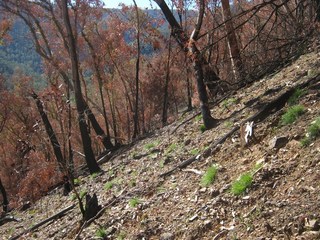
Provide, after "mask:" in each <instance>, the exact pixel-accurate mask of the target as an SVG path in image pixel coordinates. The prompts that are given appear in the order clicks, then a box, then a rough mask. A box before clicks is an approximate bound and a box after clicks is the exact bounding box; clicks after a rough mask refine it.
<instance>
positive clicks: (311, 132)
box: [301, 117, 320, 147]
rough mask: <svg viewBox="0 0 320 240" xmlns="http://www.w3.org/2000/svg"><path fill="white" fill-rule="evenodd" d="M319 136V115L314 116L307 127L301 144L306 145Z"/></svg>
mask: <svg viewBox="0 0 320 240" xmlns="http://www.w3.org/2000/svg"><path fill="white" fill-rule="evenodd" d="M319 136H320V117H318V118H316V120H315V121H313V122H312V123H311V124H310V126H309V127H308V130H307V134H306V137H305V138H303V139H302V140H301V145H302V146H304V147H306V146H308V145H310V144H311V142H312V141H314V140H315V139H316V138H317V137H319Z"/></svg>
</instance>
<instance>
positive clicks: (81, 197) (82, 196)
mask: <svg viewBox="0 0 320 240" xmlns="http://www.w3.org/2000/svg"><path fill="white" fill-rule="evenodd" d="M87 193H88V192H87V190H86V189H81V191H80V193H79V197H80V199H83V198H84V196H85V195H86V194H87Z"/></svg>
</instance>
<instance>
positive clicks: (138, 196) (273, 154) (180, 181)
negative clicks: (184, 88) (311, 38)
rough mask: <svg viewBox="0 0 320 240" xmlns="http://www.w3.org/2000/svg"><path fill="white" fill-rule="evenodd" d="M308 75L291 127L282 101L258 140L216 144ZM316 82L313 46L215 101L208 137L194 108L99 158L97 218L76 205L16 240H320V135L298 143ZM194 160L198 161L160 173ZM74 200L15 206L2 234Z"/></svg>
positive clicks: (313, 110) (319, 68)
mask: <svg viewBox="0 0 320 240" xmlns="http://www.w3.org/2000/svg"><path fill="white" fill-rule="evenodd" d="M309 79H314V81H313V83H312V84H311V85H309V86H308V87H307V88H305V94H304V95H303V96H302V97H301V98H300V99H299V100H298V103H299V104H300V105H303V106H304V109H305V110H304V113H303V114H302V115H301V116H300V117H299V118H298V119H297V120H296V121H295V122H294V123H292V124H289V125H282V124H281V116H282V115H283V113H284V112H285V111H286V110H287V109H288V105H286V106H285V107H284V108H282V109H280V110H279V111H273V112H270V113H269V116H268V117H267V118H266V119H264V120H263V121H260V122H258V123H254V126H253V129H254V135H255V139H251V140H250V141H249V144H248V145H246V146H243V144H241V139H242V137H243V136H241V134H240V133H239V131H235V133H234V134H232V135H231V136H230V137H228V138H227V139H226V141H225V142H223V143H222V144H219V145H218V146H217V147H216V148H212V146H213V144H214V143H215V141H216V140H217V139H220V138H221V137H222V136H224V135H225V134H226V133H227V132H229V131H230V130H232V129H233V128H234V127H236V126H238V125H240V123H241V122H243V121H244V120H245V119H247V118H248V117H250V116H252V115H253V114H255V113H256V112H257V111H259V109H261V108H262V107H263V106H265V105H266V104H267V103H268V102H270V101H272V100H273V99H275V98H276V97H278V96H279V95H281V94H282V93H284V92H285V91H286V90H288V89H289V88H292V87H294V86H295V85H296V84H300V83H302V82H305V81H308V80H309ZM319 79H320V54H319V53H316V52H311V53H309V54H306V55H303V56H301V57H300V58H299V59H297V60H296V61H295V62H294V63H293V64H291V65H289V66H287V67H286V68H284V69H282V70H281V71H279V72H277V73H275V74H273V75H272V76H268V77H265V78H264V79H261V80H260V81H258V82H255V83H254V84H253V85H251V86H249V87H248V88H245V89H242V90H241V91H238V92H236V93H235V94H234V95H233V96H230V97H229V98H227V99H225V100H224V101H221V103H220V104H219V105H218V106H214V107H213V108H212V115H213V116H214V117H215V118H217V119H220V121H219V124H218V126H217V127H216V128H214V129H211V130H208V131H205V132H203V133H202V132H201V131H200V126H201V124H202V120H201V119H199V117H193V116H194V115H195V114H196V112H190V113H187V114H184V115H183V116H181V118H180V120H178V121H176V122H174V123H172V124H171V125H169V126H167V127H165V128H163V129H160V130H158V131H156V132H154V133H153V134H151V135H150V136H148V137H146V138H144V139H142V140H139V141H137V142H135V143H134V144H132V145H131V146H127V147H125V148H122V149H120V150H119V151H118V153H117V154H116V155H114V156H113V157H111V159H110V160H109V161H107V162H106V163H104V164H102V166H101V167H102V169H103V170H104V172H103V173H102V174H100V175H93V176H90V175H89V176H81V177H79V182H80V183H79V185H78V186H77V189H78V191H79V192H85V191H86V192H87V193H90V194H93V193H96V194H97V196H98V200H99V203H100V204H101V205H102V208H103V209H102V211H101V214H100V215H101V216H100V217H98V218H96V219H95V220H94V221H92V222H90V224H86V225H85V226H83V225H82V223H81V213H80V210H79V208H78V206H77V205H76V206H75V207H74V208H73V209H72V210H70V211H68V212H67V213H66V214H65V215H64V216H62V217H60V218H58V219H54V220H52V221H50V222H48V223H46V224H45V225H43V226H41V227H39V228H37V229H36V230H34V231H32V232H29V233H26V234H24V235H23V236H22V237H21V238H20V239H75V238H76V237H78V238H79V239H103V238H102V236H103V237H104V238H105V239H162V240H169V239H188V240H191V239H214V240H216V239H260V240H262V239H320V231H319V230H320V212H319V209H320V162H319V160H320V141H319V137H318V138H317V139H316V140H315V141H313V142H312V143H311V144H310V145H309V146H306V147H302V145H301V143H300V141H301V140H302V139H303V138H304V137H305V135H306V132H307V129H308V127H309V125H310V124H311V123H312V122H313V121H314V120H315V119H316V118H317V117H320V101H319V99H320V92H319V82H320V81H319ZM187 119H190V120H189V121H186V120H187ZM181 123H183V124H181ZM275 139H278V142H276V143H275ZM192 157H194V158H195V159H196V160H195V161H194V162H193V163H191V164H189V165H187V166H185V167H184V168H182V169H176V170H175V171H173V172H172V173H171V174H168V175H167V176H165V177H162V176H160V175H161V174H162V173H165V172H167V171H169V170H170V169H172V168H174V167H175V166H177V165H178V164H180V163H182V162H183V161H185V160H187V159H190V158H192ZM212 165H215V166H216V167H217V169H218V170H217V174H216V177H215V180H214V182H213V183H212V184H210V185H209V186H203V185H202V184H201V179H202V176H203V174H204V173H205V172H206V170H207V169H208V168H209V167H210V166H212ZM246 172H251V173H252V175H253V182H252V184H251V186H249V187H248V188H247V189H246V190H245V192H244V193H242V194H240V195H234V194H233V193H232V192H231V191H230V188H231V185H232V184H233V182H234V181H235V180H237V179H238V177H239V176H241V175H242V174H244V173H246ZM72 204H77V201H76V200H74V197H73V194H72V193H70V194H69V196H63V195H62V189H61V188H57V189H55V190H53V191H52V192H50V193H49V194H48V195H47V196H45V197H43V198H42V199H41V200H39V201H38V202H36V203H35V204H34V205H32V206H31V207H30V208H28V209H27V210H25V211H18V210H15V211H13V212H11V213H10V214H11V215H14V216H15V217H16V218H18V219H20V221H19V222H14V221H10V222H8V223H5V224H3V225H2V226H0V238H1V239H9V238H10V237H12V236H16V235H18V234H19V233H21V232H23V231H24V230H26V229H29V228H30V227H32V226H34V225H35V224H37V223H38V222H40V221H41V220H43V219H46V218H48V217H50V216H52V215H54V214H55V213H57V212H59V211H61V210H62V209H64V208H66V207H68V206H70V205H72ZM103 231H104V232H103ZM98 232H100V234H99V233H98ZM101 232H103V233H101ZM99 236H100V237H99Z"/></svg>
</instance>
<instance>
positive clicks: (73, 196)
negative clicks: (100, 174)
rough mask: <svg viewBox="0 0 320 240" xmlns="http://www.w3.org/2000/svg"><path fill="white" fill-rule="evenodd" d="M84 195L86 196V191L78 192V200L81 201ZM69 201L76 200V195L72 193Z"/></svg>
mask: <svg viewBox="0 0 320 240" xmlns="http://www.w3.org/2000/svg"><path fill="white" fill-rule="evenodd" d="M86 194H87V190H86V189H81V190H80V192H79V197H80V199H81V200H82V199H83V198H84V196H85V195H86ZM70 199H71V200H72V201H74V200H76V199H77V195H76V194H75V193H73V194H72V195H71V197H70Z"/></svg>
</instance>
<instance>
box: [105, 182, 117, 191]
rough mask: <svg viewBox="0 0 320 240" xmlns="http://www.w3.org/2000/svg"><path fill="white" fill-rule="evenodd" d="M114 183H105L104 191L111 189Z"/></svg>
mask: <svg viewBox="0 0 320 240" xmlns="http://www.w3.org/2000/svg"><path fill="white" fill-rule="evenodd" d="M113 185H114V183H113V182H111V181H110V182H106V183H105V184H104V186H103V188H104V190H110V189H111V188H112V187H113Z"/></svg>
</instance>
